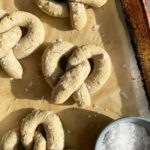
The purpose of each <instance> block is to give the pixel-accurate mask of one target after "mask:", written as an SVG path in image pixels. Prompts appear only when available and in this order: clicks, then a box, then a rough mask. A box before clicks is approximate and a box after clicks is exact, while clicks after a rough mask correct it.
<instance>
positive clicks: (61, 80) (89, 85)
mask: <svg viewBox="0 0 150 150" xmlns="http://www.w3.org/2000/svg"><path fill="white" fill-rule="evenodd" d="M70 53H71V54H70ZM67 55H70V56H69V58H68V62H67V67H66V70H65V72H64V71H63V70H62V68H61V67H60V65H59V64H60V59H61V58H62V57H66V56H67ZM89 59H92V61H93V68H91V65H90V63H89V61H88V60H89ZM42 71H43V74H44V76H45V78H46V80H47V82H48V83H49V85H50V86H51V88H52V93H51V99H52V100H53V101H54V102H55V103H56V104H62V103H64V102H65V101H66V100H67V99H68V98H69V97H71V96H72V97H73V99H74V100H75V101H76V102H77V103H78V105H80V106H90V105H91V98H90V94H92V93H94V92H96V91H98V90H99V89H100V88H101V87H102V86H103V85H104V84H105V83H106V81H107V80H108V78H109V76H110V74H111V61H110V57H109V55H108V54H107V52H106V51H105V50H103V49H102V48H100V47H97V46H94V45H85V46H81V47H77V48H75V47H74V45H73V44H72V43H69V42H65V41H62V42H59V41H57V42H56V43H54V44H53V45H52V46H49V47H48V48H47V49H46V51H45V53H44V54H43V58H42Z"/></svg>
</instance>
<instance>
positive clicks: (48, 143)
mask: <svg viewBox="0 0 150 150" xmlns="http://www.w3.org/2000/svg"><path fill="white" fill-rule="evenodd" d="M40 124H42V125H43V126H44V129H45V133H46V138H45V137H44V136H43V134H42V133H41V131H39V130H36V128H37V127H38V126H39V125H40ZM21 144H22V147H24V148H25V149H26V150H31V149H33V150H46V149H47V150H63V149H64V131H63V127H62V124H61V121H60V119H59V118H58V117H57V115H55V114H54V113H53V112H51V111H44V110H34V111H32V112H31V113H30V114H29V115H27V116H26V117H25V118H24V119H23V121H22V124H21V127H20V129H13V130H10V131H8V132H7V133H6V134H5V135H4V136H3V137H2V139H1V141H0V149H1V150H17V149H19V146H20V145H21Z"/></svg>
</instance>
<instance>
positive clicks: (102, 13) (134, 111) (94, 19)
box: [0, 0, 139, 150]
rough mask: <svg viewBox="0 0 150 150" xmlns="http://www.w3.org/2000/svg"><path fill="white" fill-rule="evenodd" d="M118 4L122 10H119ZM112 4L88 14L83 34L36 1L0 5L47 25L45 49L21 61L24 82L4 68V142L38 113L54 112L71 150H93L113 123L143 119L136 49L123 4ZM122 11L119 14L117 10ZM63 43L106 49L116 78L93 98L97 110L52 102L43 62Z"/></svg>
mask: <svg viewBox="0 0 150 150" xmlns="http://www.w3.org/2000/svg"><path fill="white" fill-rule="evenodd" d="M116 2H117V4H116ZM116 2H115V0H108V2H107V4H106V5H105V6H104V7H102V8H100V9H93V8H90V9H87V15H88V22H87V25H86V27H85V28H84V29H83V30H82V31H80V32H78V31H75V30H72V28H71V26H70V21H69V19H56V18H52V17H49V16H48V15H46V14H44V13H43V12H41V11H40V10H39V9H38V8H37V7H36V6H35V4H34V3H33V2H32V0H0V8H2V9H5V10H7V11H8V12H13V11H14V10H22V11H27V12H31V13H33V14H35V15H36V16H38V17H39V18H40V19H41V21H42V22H43V24H44V27H45V32H46V38H45V43H44V44H43V45H42V46H41V47H40V48H39V49H38V50H37V51H36V52H35V53H34V54H32V55H31V56H29V57H27V58H25V59H23V60H21V61H20V62H21V64H22V66H23V68H24V76H23V79H22V80H12V79H10V78H8V76H7V75H6V74H5V73H4V72H3V70H2V69H1V68H0V137H2V135H3V134H4V133H5V132H6V131H7V130H9V129H12V128H14V127H17V126H18V125H19V123H20V121H21V119H22V117H23V116H25V115H26V114H27V113H29V112H30V111H31V110H32V109H33V108H36V109H46V110H53V111H54V112H56V113H58V115H59V116H60V118H61V120H62V123H63V126H64V129H65V131H66V139H65V141H66V148H75V149H77V150H92V149H93V148H94V144H95V141H96V138H97V136H98V135H99V132H100V131H101V130H102V129H103V128H104V127H105V126H106V125H107V124H108V123H109V122H111V121H112V120H114V119H117V118H120V117H123V116H129V115H139V110H138V107H137V104H136V101H137V100H136V94H135V86H134V85H133V82H132V81H133V80H135V78H136V77H135V78H133V76H132V75H131V68H130V63H131V62H130V58H131V57H130V55H131V52H130V51H131V50H132V49H131V45H130V42H129V39H128V38H127V34H126V32H127V30H126V27H125V26H124V25H123V24H122V12H121V9H120V4H119V1H116ZM116 6H117V7H119V9H117V8H116ZM57 38H60V39H63V40H66V41H70V42H72V43H74V44H76V45H82V44H96V45H98V46H101V47H103V48H105V49H106V50H107V51H108V53H109V55H110V57H111V60H112V74H111V77H110V79H109V81H108V82H107V83H106V84H105V86H104V87H103V88H102V89H101V90H100V91H99V92H98V93H96V94H95V95H92V103H93V105H92V106H91V108H88V109H81V108H78V107H77V106H76V105H75V104H74V103H73V102H72V101H69V102H67V103H65V104H64V105H60V106H57V105H53V104H52V103H51V102H50V93H51V90H50V87H49V86H48V84H47V83H46V82H45V80H44V78H43V76H42V72H41V56H42V54H43V52H44V50H45V48H46V46H47V45H48V44H49V43H50V42H53V41H55V40H56V39H57Z"/></svg>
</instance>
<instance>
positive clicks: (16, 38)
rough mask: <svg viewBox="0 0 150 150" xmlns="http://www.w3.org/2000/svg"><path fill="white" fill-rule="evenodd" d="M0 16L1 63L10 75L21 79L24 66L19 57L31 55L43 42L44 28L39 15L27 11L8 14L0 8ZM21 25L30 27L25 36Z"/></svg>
mask: <svg viewBox="0 0 150 150" xmlns="http://www.w3.org/2000/svg"><path fill="white" fill-rule="evenodd" d="M0 18H1V20H0V64H1V67H2V68H3V70H4V71H5V72H6V73H7V74H8V75H9V76H11V77H13V78H15V79H20V78H22V75H23V68H22V66H21V64H20V63H19V61H18V59H22V58H25V57H27V56H29V55H30V54H31V53H33V52H34V51H35V50H36V49H37V48H38V47H39V46H40V45H41V44H42V43H43V41H44V28H43V25H42V23H41V21H40V20H39V19H38V18H37V17H35V16H34V15H32V14H30V13H27V12H22V11H16V12H14V13H12V14H10V15H8V14H6V12H5V11H3V10H0ZM19 26H20V27H26V28H28V33H27V34H26V35H25V36H24V37H22V31H21V29H20V27H19ZM21 37H22V38H21Z"/></svg>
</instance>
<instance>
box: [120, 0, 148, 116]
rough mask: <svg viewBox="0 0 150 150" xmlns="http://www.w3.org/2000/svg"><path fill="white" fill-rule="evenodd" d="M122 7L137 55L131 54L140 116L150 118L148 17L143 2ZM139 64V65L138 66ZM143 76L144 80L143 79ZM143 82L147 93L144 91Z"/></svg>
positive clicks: (137, 0) (127, 1)
mask: <svg viewBox="0 0 150 150" xmlns="http://www.w3.org/2000/svg"><path fill="white" fill-rule="evenodd" d="M122 6H123V11H124V14H125V19H126V22H127V27H128V29H129V32H130V35H131V40H132V41H131V42H132V45H133V48H131V49H134V50H135V54H134V51H133V52H131V53H133V55H131V58H130V61H131V62H130V64H131V74H132V76H133V79H134V80H133V84H134V89H135V93H136V97H137V104H138V107H139V111H140V115H141V116H143V117H146V118H150V112H149V103H150V99H149V98H150V28H149V24H148V17H147V15H146V9H145V7H144V2H143V0H132V1H131V0H122ZM134 56H136V57H134ZM136 59H137V61H136ZM132 62H133V63H132ZM137 63H138V65H136V64H137ZM138 66H139V68H140V71H139V69H138ZM141 75H142V77H143V78H141ZM142 81H143V83H144V89H145V91H144V90H143V83H142ZM145 92H146V95H145ZM148 102H149V103H148Z"/></svg>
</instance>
